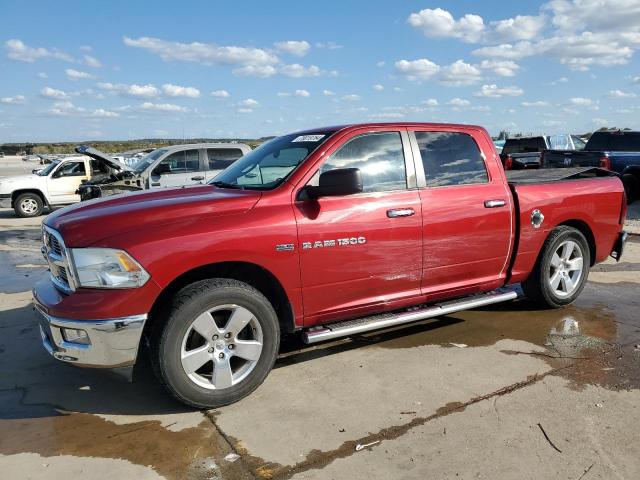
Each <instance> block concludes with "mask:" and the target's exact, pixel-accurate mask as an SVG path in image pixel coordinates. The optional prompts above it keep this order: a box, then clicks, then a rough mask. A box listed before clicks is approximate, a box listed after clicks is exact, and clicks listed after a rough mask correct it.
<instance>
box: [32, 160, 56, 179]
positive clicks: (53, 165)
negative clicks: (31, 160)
mask: <svg viewBox="0 0 640 480" xmlns="http://www.w3.org/2000/svg"><path fill="white" fill-rule="evenodd" d="M58 165H60V160H56V161H54V162H51V163H50V164H49V165H47V166H46V167H44V168H43V169H42V170H40V171H39V172H38V173H36V175H40V176H41V177H46V176H47V175H49V174H50V173H51V172H52V171H53V170H54V169H55V168H56V167H57V166H58Z"/></svg>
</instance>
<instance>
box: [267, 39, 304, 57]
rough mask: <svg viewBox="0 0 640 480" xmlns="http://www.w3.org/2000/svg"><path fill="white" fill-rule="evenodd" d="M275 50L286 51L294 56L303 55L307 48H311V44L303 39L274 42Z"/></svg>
mask: <svg viewBox="0 0 640 480" xmlns="http://www.w3.org/2000/svg"><path fill="white" fill-rule="evenodd" d="M274 46H275V47H276V50H278V51H280V52H283V53H288V54H289V55H294V56H296V57H304V56H305V55H306V54H307V53H309V50H310V49H311V45H309V42H307V41H305V40H287V41H286V42H276V43H275V44H274Z"/></svg>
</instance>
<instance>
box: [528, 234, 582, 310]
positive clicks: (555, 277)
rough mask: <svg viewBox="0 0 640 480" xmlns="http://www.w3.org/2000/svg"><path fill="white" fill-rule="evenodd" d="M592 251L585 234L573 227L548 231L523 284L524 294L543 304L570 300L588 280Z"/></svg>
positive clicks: (546, 305) (547, 305) (558, 303)
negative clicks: (536, 258) (547, 235)
mask: <svg viewBox="0 0 640 480" xmlns="http://www.w3.org/2000/svg"><path fill="white" fill-rule="evenodd" d="M590 261H591V252H590V250H589V243H588V242H587V239H586V238H585V237H584V235H583V234H582V233H581V232H580V231H578V230H576V229H575V228H573V227H568V226H560V227H557V228H555V229H553V230H552V231H551V233H550V234H549V237H548V238H547V240H546V241H545V242H544V245H543V246H542V251H541V252H540V256H539V257H538V261H537V262H536V264H535V266H534V268H533V271H532V272H531V275H529V278H528V279H527V280H526V281H525V282H524V283H523V284H522V289H523V290H524V293H525V295H526V296H527V297H528V298H529V299H530V300H533V301H534V302H535V303H537V304H539V305H542V306H544V307H551V308H558V307H562V306H564V305H569V304H570V303H573V302H574V301H575V299H576V298H578V295H580V292H582V289H583V288H584V286H585V283H586V282H587V277H588V276H589V265H590Z"/></svg>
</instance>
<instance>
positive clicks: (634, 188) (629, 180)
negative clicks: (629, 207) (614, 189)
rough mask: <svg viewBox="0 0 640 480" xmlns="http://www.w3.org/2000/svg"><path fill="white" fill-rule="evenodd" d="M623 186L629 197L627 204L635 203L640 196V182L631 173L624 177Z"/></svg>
mask: <svg viewBox="0 0 640 480" xmlns="http://www.w3.org/2000/svg"><path fill="white" fill-rule="evenodd" d="M622 184H623V185H624V192H625V194H626V195H627V203H633V202H635V201H636V200H638V197H639V196H640V180H639V179H638V177H636V176H635V175H633V174H631V173H625V174H624V175H622Z"/></svg>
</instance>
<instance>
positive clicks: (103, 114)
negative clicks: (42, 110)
mask: <svg viewBox="0 0 640 480" xmlns="http://www.w3.org/2000/svg"><path fill="white" fill-rule="evenodd" d="M47 113H48V114H50V115H55V116H60V117H70V116H75V117H85V118H115V117H119V116H120V114H119V113H117V112H113V111H110V110H105V109H104V108H96V109H94V110H87V109H86V108H84V107H77V106H75V105H74V104H73V103H72V102H70V101H69V100H64V101H59V102H55V103H54V104H53V106H52V107H51V108H50V109H49V110H48V111H47Z"/></svg>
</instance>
